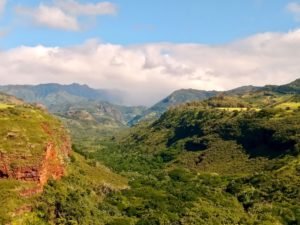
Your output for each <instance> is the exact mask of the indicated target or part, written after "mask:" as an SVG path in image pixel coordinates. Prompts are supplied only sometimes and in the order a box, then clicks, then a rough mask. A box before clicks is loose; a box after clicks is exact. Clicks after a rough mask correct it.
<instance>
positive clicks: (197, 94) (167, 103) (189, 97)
mask: <svg viewBox="0 0 300 225" xmlns="http://www.w3.org/2000/svg"><path fill="white" fill-rule="evenodd" d="M299 82H300V81H299V79H298V80H295V81H293V82H291V83H289V84H285V85H280V86H276V85H267V86H264V87H257V86H251V85H249V86H242V87H238V88H235V89H232V90H228V91H223V92H222V91H202V90H194V89H182V90H177V91H175V92H173V93H172V94H171V95H169V96H168V97H166V98H165V99H163V100H161V101H160V102H158V103H156V104H155V105H154V106H152V107H150V108H149V109H147V110H146V111H144V112H143V113H142V114H141V115H137V116H136V117H135V118H133V119H132V120H131V121H129V125H135V124H137V123H138V122H140V121H143V120H153V119H157V118H159V117H160V116H161V115H162V114H163V113H164V112H166V111H167V110H168V109H169V108H170V107H172V106H176V105H180V104H183V103H187V102H193V101H201V100H205V99H208V98H210V97H213V96H220V95H226V96H244V95H247V94H248V95H255V96H257V93H260V95H262V97H263V98H264V100H267V99H266V98H265V97H266V96H267V95H286V94H299V93H300V91H299ZM250 98H252V97H251V96H250Z"/></svg>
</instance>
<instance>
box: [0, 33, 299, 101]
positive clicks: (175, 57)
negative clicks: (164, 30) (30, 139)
mask: <svg viewBox="0 0 300 225" xmlns="http://www.w3.org/2000/svg"><path fill="white" fill-rule="evenodd" d="M299 58H300V30H295V31H291V32H288V33H264V34H258V35H255V36H252V37H249V38H247V39H244V40H241V41H238V42H234V43H230V44H227V45H219V46H208V45H200V44H171V43H156V44H145V45H136V46H121V45H112V44H105V43H97V42H95V41H94V40H92V41H89V42H87V43H85V44H83V45H80V46H74V47H71V48H60V47H55V48H53V47H44V46H36V47H26V46H22V47H18V48H15V49H11V50H8V51H4V52H0V84H9V83H11V84H12V83H14V84H15V83H19V84H24V83H28V84H30V83H31V84H38V83H46V82H58V83H73V82H79V83H86V84H88V85H90V86H92V87H95V88H112V89H120V90H122V91H124V92H125V93H127V96H125V97H126V100H127V101H126V103H130V104H147V105H151V104H153V103H154V102H156V101H158V100H160V99H161V98H163V97H165V96H166V95H168V94H169V93H170V92H172V91H174V90H176V89H179V88H196V89H205V90H211V89H218V90H224V89H230V88H234V87H237V86H242V85H249V84H252V85H265V84H283V83H288V82H290V81H292V80H294V79H296V78H299V77H300V72H299V71H300V63H299Z"/></svg>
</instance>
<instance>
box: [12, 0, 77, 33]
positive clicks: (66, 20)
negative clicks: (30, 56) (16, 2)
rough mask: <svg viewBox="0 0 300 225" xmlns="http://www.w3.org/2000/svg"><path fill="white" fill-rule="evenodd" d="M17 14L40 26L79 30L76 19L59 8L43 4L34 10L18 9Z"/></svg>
mask: <svg viewBox="0 0 300 225" xmlns="http://www.w3.org/2000/svg"><path fill="white" fill-rule="evenodd" d="M17 12H18V13H19V14H22V15H25V16H28V17H29V19H30V21H31V22H32V23H33V24H35V25H38V26H46V27H51V28H57V29H63V30H72V31H77V30H79V24H78V21H77V19H76V17H74V16H70V15H67V14H66V13H65V12H63V11H62V10H61V9H60V8H57V7H49V6H45V5H43V4H41V5H39V6H38V7H37V8H34V9H31V8H25V7H18V8H17Z"/></svg>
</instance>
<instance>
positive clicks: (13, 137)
mask: <svg viewBox="0 0 300 225" xmlns="http://www.w3.org/2000/svg"><path fill="white" fill-rule="evenodd" d="M0 139H1V142H0V192H1V194H0V195H1V198H0V204H1V205H2V206H5V207H2V208H1V212H0V224H7V223H9V222H11V221H14V223H13V224H26V223H27V222H26V221H27V220H28V221H32V222H30V223H29V222H28V223H29V224H37V223H36V222H37V221H38V220H39V219H38V217H37V216H36V215H35V213H34V212H33V211H32V210H33V207H34V206H35V205H36V203H37V202H39V203H40V202H41V201H40V200H39V198H41V196H44V195H45V194H46V193H47V190H48V188H49V184H48V183H49V181H50V184H54V183H56V182H57V183H60V185H63V184H64V185H65V186H66V185H67V184H68V185H69V183H64V180H66V179H67V180H68V179H70V176H76V177H77V179H78V180H79V177H78V175H79V174H80V173H81V174H82V173H83V172H84V173H85V174H86V176H84V177H83V178H81V182H84V183H85V185H87V184H88V185H89V186H90V188H91V189H93V188H94V189H98V188H100V187H101V189H100V190H99V200H98V201H100V200H101V199H102V198H103V195H104V193H106V191H104V189H107V190H113V189H122V188H125V187H126V186H127V184H126V179H124V178H122V177H120V176H118V175H116V174H114V173H112V172H110V171H109V170H108V169H107V168H105V167H104V166H101V165H98V164H92V163H91V165H89V164H88V162H87V161H86V160H85V159H84V158H82V156H79V155H77V154H76V153H73V154H71V140H70V137H69V134H68V132H67V131H66V130H65V129H64V127H63V126H62V123H61V122H60V121H59V120H58V119H57V118H55V117H53V116H52V115H50V114H49V113H48V112H47V111H45V110H44V109H42V108H39V107H36V106H33V105H29V104H26V103H24V102H23V101H21V100H19V99H17V98H15V97H13V96H9V95H6V94H0ZM79 170H80V172H79ZM79 186H80V185H79V184H77V185H74V184H73V188H75V187H77V188H78V187H79ZM45 190H46V192H45ZM100 192H101V193H102V194H101V196H102V197H101V196H100ZM100 197H101V198H100ZM90 198H92V196H90ZM39 224H40V223H39Z"/></svg>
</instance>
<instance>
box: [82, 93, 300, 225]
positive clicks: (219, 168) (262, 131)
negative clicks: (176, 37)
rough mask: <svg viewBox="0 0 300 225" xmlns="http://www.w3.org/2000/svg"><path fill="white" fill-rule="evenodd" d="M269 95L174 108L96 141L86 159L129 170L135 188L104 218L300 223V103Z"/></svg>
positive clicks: (114, 201)
mask: <svg viewBox="0 0 300 225" xmlns="http://www.w3.org/2000/svg"><path fill="white" fill-rule="evenodd" d="M268 93H269V92H268ZM265 94H266V92H257V93H251V94H250V93H247V94H245V95H243V96H240V97H233V96H218V97H213V98H210V99H208V100H205V101H202V102H193V103H187V104H184V105H180V106H177V107H173V108H171V109H169V110H168V111H167V112H166V113H164V114H163V115H162V116H161V118H160V119H158V120H156V121H155V122H151V123H141V124H139V125H137V126H135V127H133V128H131V129H130V130H129V131H127V132H125V133H123V134H121V135H117V136H116V137H114V138H113V139H111V140H107V141H106V142H102V144H100V142H98V145H99V144H100V145H99V147H98V151H94V152H92V153H87V154H89V156H90V157H94V158H96V159H98V160H100V161H102V162H104V163H105V164H106V165H108V166H110V167H112V168H114V169H115V170H117V171H123V173H124V171H126V173H127V176H129V177H131V182H130V185H131V188H132V189H131V190H126V191H123V192H122V193H117V194H113V195H111V196H109V197H107V198H106V201H105V204H106V206H105V209H104V211H105V212H107V213H108V212H109V211H110V210H113V212H114V214H113V215H114V217H113V221H115V222H117V221H118V222H120V221H122V222H123V223H124V224H164V223H165V224H297V223H299V221H300V215H299V204H298V202H299V200H300V189H299V186H298V183H299V181H300V180H299V175H300V174H299V171H300V170H299V166H300V158H299V157H300V148H299V147H300V108H298V107H293V106H294V105H296V106H297V104H298V103H299V96H298V95H290V94H287V95H283V94H279V93H273V95H272V97H270V95H269V94H267V95H265ZM250 96H251V97H250ZM281 105H284V107H279V106H281ZM118 215H122V218H120V216H119V218H118ZM120 223H121V222H120ZM112 224H114V223H113V222H112Z"/></svg>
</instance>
